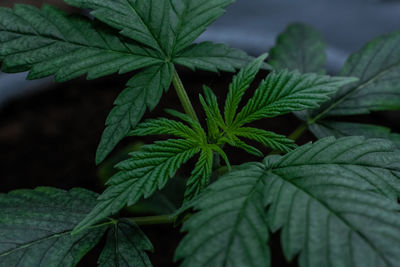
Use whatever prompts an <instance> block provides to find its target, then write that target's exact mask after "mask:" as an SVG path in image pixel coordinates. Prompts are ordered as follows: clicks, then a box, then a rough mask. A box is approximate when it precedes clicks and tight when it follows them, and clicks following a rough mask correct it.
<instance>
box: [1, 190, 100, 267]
mask: <svg viewBox="0 0 400 267" xmlns="http://www.w3.org/2000/svg"><path fill="white" fill-rule="evenodd" d="M96 197H97V194H95V193H92V192H89V191H87V190H84V189H78V188H76V189H72V190H70V191H64V190H59V189H55V188H49V187H39V188H36V189H34V190H16V191H11V192H9V193H8V194H0V214H1V216H0V229H1V230H0V262H1V265H2V266H20V265H23V266H46V267H48V266H49V267H51V266H54V267H55V266H75V265H76V264H77V263H78V262H79V260H80V259H81V258H82V257H83V256H84V255H85V254H86V253H87V252H88V251H89V250H91V248H92V247H94V246H95V245H96V244H97V243H98V242H99V240H100V238H101V237H102V236H103V233H104V232H105V230H106V228H107V227H105V226H101V225H98V226H94V227H92V228H90V229H87V230H86V231H82V232H80V233H79V234H77V235H71V232H72V229H73V228H74V227H75V226H76V225H77V224H78V222H79V221H81V220H82V219H83V218H84V217H85V216H86V215H87V213H89V211H90V210H91V209H92V208H93V207H94V205H95V204H96Z"/></svg>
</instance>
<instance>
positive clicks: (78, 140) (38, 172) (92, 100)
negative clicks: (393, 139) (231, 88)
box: [0, 71, 400, 267]
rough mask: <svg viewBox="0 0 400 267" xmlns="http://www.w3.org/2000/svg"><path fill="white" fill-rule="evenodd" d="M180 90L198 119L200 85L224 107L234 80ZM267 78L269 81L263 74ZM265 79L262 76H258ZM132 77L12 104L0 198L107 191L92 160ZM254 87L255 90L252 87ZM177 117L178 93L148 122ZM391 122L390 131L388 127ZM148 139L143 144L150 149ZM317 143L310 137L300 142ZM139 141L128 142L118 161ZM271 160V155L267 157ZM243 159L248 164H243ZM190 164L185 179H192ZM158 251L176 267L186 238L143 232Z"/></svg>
mask: <svg viewBox="0 0 400 267" xmlns="http://www.w3.org/2000/svg"><path fill="white" fill-rule="evenodd" d="M182 73H183V75H182V77H183V82H184V84H185V85H186V87H187V89H188V91H189V96H190V98H191V99H193V100H194V101H193V102H194V105H195V108H196V109H197V110H198V111H199V112H201V108H200V105H199V101H198V94H199V93H200V92H201V86H202V83H205V84H207V85H209V86H211V88H213V89H214V90H215V91H216V92H217V94H218V96H219V98H220V99H224V96H225V94H226V92H227V85H228V83H229V80H230V79H231V76H230V75H222V76H219V75H210V74H206V73H203V72H200V73H199V75H193V73H191V72H186V71H183V72H182ZM264 75H265V73H264ZM261 76H262V75H261ZM128 78H129V76H112V77H108V78H104V79H99V80H96V81H85V80H84V79H78V80H74V81H71V82H67V83H64V84H56V85H54V86H53V87H51V88H48V89H47V90H42V91H40V92H38V93H36V94H32V95H29V96H26V97H22V98H20V99H18V100H14V101H12V102H9V103H7V104H6V105H5V106H4V107H2V108H1V109H0V149H1V150H0V167H1V173H2V175H1V176H2V179H1V186H0V192H4V193H5V192H8V191H10V190H13V189H17V188H34V187H36V186H54V187H58V188H63V189H70V188H72V187H84V188H87V189H90V190H93V191H96V192H99V193H101V192H102V191H103V190H104V187H103V184H102V182H100V180H99V177H98V168H97V167H96V166H95V164H94V156H95V151H96V147H97V144H98V142H99V140H100V136H101V133H102V131H103V129H104V121H105V119H106V116H107V114H108V112H109V111H110V110H111V108H112V106H113V101H114V99H115V98H116V96H117V95H118V93H119V92H120V91H121V89H123V88H124V84H125V83H126V81H127V79H128ZM255 84H257V83H255ZM165 108H175V109H180V105H179V102H178V100H177V98H176V96H175V92H174V90H172V89H171V90H169V92H168V93H167V94H166V95H165V96H164V98H163V101H162V104H160V105H159V106H158V107H157V108H156V109H155V110H154V111H152V112H150V113H147V115H146V117H157V116H163V114H164V113H163V109H165ZM358 120H359V121H368V122H377V123H380V124H384V125H386V126H392V127H394V128H395V129H397V130H398V131H399V130H400V129H399V126H398V125H395V123H394V122H395V121H396V120H395V117H393V115H391V117H390V116H388V115H387V114H386V113H378V114H375V115H374V116H372V117H362V118H358ZM390 122H392V123H390ZM298 123H299V122H298V121H297V119H295V118H294V117H293V116H292V115H289V116H283V117H280V118H278V119H272V120H264V121H260V122H258V123H257V126H258V127H262V128H265V129H268V130H274V131H276V132H278V133H281V134H289V133H290V132H291V131H293V130H294V128H295V127H296V126H297V124H298ZM151 140H152V139H151V138H145V139H141V141H145V142H151ZM307 140H312V136H311V135H309V134H308V135H306V136H304V137H303V138H301V139H300V140H299V143H300V144H301V143H304V142H306V141H307ZM134 141H135V140H134V139H132V138H131V139H129V138H128V139H127V140H124V141H123V142H122V143H121V144H120V145H119V146H118V148H117V149H116V150H115V152H114V153H113V154H114V155H115V154H117V153H118V150H120V149H121V148H123V147H124V146H126V145H127V144H129V143H132V142H134ZM263 151H265V152H268V151H267V150H265V149H264V150H263ZM227 153H228V155H230V157H231V161H232V163H233V164H239V163H242V162H244V161H250V160H258V159H257V158H255V157H252V156H247V155H245V154H244V153H242V152H240V153H238V151H237V150H235V149H230V148H229V149H228V151H227ZM244 155H245V156H244ZM192 167H193V166H191V165H190V164H188V165H187V166H185V169H184V170H183V171H182V173H183V174H185V173H189V172H190V168H192ZM143 230H144V231H145V233H146V234H147V235H148V236H149V238H150V240H151V241H152V242H153V244H154V246H155V253H153V254H150V256H151V261H152V262H153V264H154V266H157V267H161V266H174V265H173V264H172V257H173V252H174V249H175V248H176V246H177V244H178V242H179V239H180V238H181V237H182V235H181V234H180V233H179V229H178V228H173V227H172V226H170V225H162V226H147V227H143ZM273 242H274V244H276V245H273V253H272V255H273V256H272V258H273V262H274V264H273V266H284V264H283V262H284V261H282V255H281V252H280V249H279V247H278V242H279V235H275V236H274V237H273ZM100 250H101V246H100V245H99V246H98V247H96V249H94V250H93V252H91V253H90V254H89V255H87V256H86V257H85V258H84V261H83V262H82V264H81V265H80V266H96V259H97V254H98V253H99V252H100Z"/></svg>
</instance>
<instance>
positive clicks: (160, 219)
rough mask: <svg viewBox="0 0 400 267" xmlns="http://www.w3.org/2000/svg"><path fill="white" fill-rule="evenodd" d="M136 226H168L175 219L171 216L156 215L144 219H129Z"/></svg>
mask: <svg viewBox="0 0 400 267" xmlns="http://www.w3.org/2000/svg"><path fill="white" fill-rule="evenodd" d="M130 220H131V221H133V222H134V223H135V224H137V225H153V224H168V223H173V222H174V221H175V217H174V216H172V215H169V214H167V215H157V216H146V217H133V218H130Z"/></svg>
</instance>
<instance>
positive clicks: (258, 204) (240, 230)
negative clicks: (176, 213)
mask: <svg viewBox="0 0 400 267" xmlns="http://www.w3.org/2000/svg"><path fill="white" fill-rule="evenodd" d="M244 172H245V173H244V174H245V175H246V177H244V175H243V172H242V171H235V172H231V173H229V175H227V176H226V177H222V178H220V179H218V180H217V181H216V182H215V183H213V184H211V185H210V186H209V187H208V188H207V189H206V190H205V191H204V193H202V194H201V195H199V197H197V198H196V199H195V200H194V202H192V203H191V205H192V206H193V207H194V208H195V209H196V210H200V211H199V212H198V213H196V214H194V215H192V216H191V217H190V218H189V220H188V221H186V222H185V224H184V227H183V230H184V231H188V234H187V235H186V236H185V238H184V239H183V240H182V242H181V243H180V244H179V246H178V248H177V251H176V254H175V259H176V260H180V259H184V261H183V263H182V265H181V266H182V267H186V266H188V267H197V266H199V267H204V266H213V267H218V266H253V267H258V266H260V267H266V266H269V265H270V259H269V258H270V256H269V249H268V246H267V242H268V238H269V233H268V226H267V220H266V214H265V211H264V205H263V192H262V190H263V188H264V181H263V179H262V176H260V175H259V173H263V169H262V168H261V169H260V168H259V167H258V166H257V165H254V164H253V165H249V166H248V167H247V168H246V169H245V170H244Z"/></svg>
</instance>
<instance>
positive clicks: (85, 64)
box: [0, 5, 161, 81]
mask: <svg viewBox="0 0 400 267" xmlns="http://www.w3.org/2000/svg"><path fill="white" fill-rule="evenodd" d="M0 60H1V61H3V65H2V70H3V71H4V72H21V71H26V70H30V74H29V76H28V78H29V79H37V78H42V77H46V76H49V75H53V74H55V79H56V80H57V81H66V80H70V79H73V78H75V77H78V76H81V75H83V74H85V73H87V78H88V79H95V78H98V77H101V76H105V75H108V74H112V73H114V72H119V73H125V72H129V71H132V70H136V69H139V68H142V67H146V66H150V65H154V64H157V63H159V62H161V61H160V60H159V59H157V58H156V57H155V55H154V54H153V53H152V52H151V51H150V50H146V49H143V48H141V47H139V46H137V45H136V44H134V43H132V42H127V41H123V40H121V39H120V38H118V37H117V36H115V35H113V34H112V33H111V32H110V31H109V30H106V29H104V27H100V26H99V25H98V26H95V25H94V23H93V22H91V21H90V20H88V19H85V18H83V17H67V16H66V15H65V14H64V13H63V12H61V11H59V10H57V9H55V8H53V7H51V6H48V5H44V6H43V8H42V10H39V9H37V8H35V7H32V6H28V5H15V7H14V9H13V10H12V9H9V8H0Z"/></svg>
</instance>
